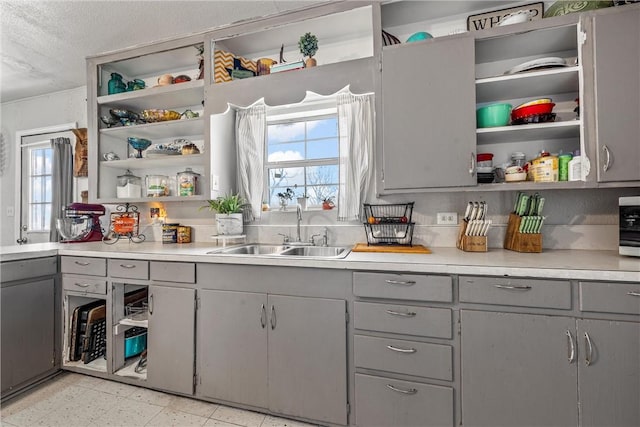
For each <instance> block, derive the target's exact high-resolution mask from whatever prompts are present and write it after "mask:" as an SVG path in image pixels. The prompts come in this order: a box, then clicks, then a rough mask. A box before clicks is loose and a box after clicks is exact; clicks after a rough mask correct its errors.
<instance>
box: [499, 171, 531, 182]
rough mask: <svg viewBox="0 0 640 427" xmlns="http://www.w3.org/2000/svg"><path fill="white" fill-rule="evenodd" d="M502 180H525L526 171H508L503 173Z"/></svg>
mask: <svg viewBox="0 0 640 427" xmlns="http://www.w3.org/2000/svg"><path fill="white" fill-rule="evenodd" d="M504 180H505V181H507V182H519V181H526V180H527V173H526V172H521V173H508V174H505V176H504Z"/></svg>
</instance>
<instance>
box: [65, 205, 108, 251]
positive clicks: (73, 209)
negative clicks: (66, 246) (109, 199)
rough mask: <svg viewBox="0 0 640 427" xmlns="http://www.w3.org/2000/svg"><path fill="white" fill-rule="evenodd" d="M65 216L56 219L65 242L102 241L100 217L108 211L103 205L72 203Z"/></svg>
mask: <svg viewBox="0 0 640 427" xmlns="http://www.w3.org/2000/svg"><path fill="white" fill-rule="evenodd" d="M62 210H63V212H64V214H63V215H64V217H63V218H58V219H57V220H56V226H57V229H58V232H60V235H61V236H62V239H63V240H61V242H63V243H76V242H99V241H102V237H103V235H102V227H101V226H100V217H101V216H102V215H104V214H105V213H106V210H105V207H104V206H102V205H90V204H86V203H71V204H70V205H68V206H67V207H65V208H62Z"/></svg>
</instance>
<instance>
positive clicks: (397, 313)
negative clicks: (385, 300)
mask: <svg viewBox="0 0 640 427" xmlns="http://www.w3.org/2000/svg"><path fill="white" fill-rule="evenodd" d="M387 313H389V314H390V315H392V316H400V317H414V316H415V315H416V313H415V312H414V311H408V312H406V313H403V312H402V311H395V310H387Z"/></svg>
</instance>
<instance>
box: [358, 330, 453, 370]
mask: <svg viewBox="0 0 640 427" xmlns="http://www.w3.org/2000/svg"><path fill="white" fill-rule="evenodd" d="M354 355H355V365H356V367H359V368H366V369H376V370H379V371H387V372H397V373H399V374H407V375H417V376H420V377H426V378H434V379H438V380H445V381H451V380H452V379H453V376H452V355H453V350H452V348H451V346H448V345H441V344H431V343H422V342H415V341H405V340H395V339H387V338H377V337H368V336H364V335H355V336H354Z"/></svg>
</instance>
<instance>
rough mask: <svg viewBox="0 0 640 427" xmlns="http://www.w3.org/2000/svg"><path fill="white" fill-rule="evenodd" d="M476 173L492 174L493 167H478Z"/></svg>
mask: <svg viewBox="0 0 640 427" xmlns="http://www.w3.org/2000/svg"><path fill="white" fill-rule="evenodd" d="M476 172H478V173H491V172H493V167H492V166H488V167H487V166H478V167H477V168H476Z"/></svg>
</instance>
